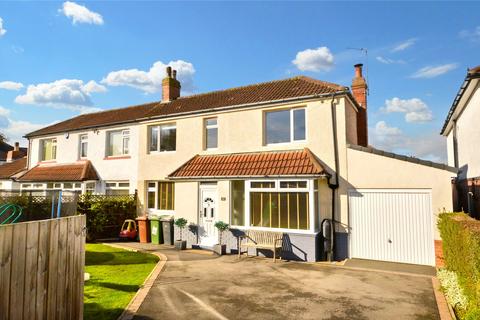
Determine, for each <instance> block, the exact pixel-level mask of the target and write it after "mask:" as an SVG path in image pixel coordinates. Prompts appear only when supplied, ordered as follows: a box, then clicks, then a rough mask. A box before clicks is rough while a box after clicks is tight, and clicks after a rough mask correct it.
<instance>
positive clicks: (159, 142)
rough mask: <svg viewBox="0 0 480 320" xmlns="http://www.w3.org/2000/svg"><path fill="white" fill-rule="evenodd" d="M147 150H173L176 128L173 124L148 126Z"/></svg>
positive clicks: (174, 148)
mask: <svg viewBox="0 0 480 320" xmlns="http://www.w3.org/2000/svg"><path fill="white" fill-rule="evenodd" d="M148 131H149V132H148V136H149V151H153V152H155V151H157V152H158V151H175V150H176V147H177V128H176V126H175V124H166V125H161V126H150V127H149V129H148Z"/></svg>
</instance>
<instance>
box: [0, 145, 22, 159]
mask: <svg viewBox="0 0 480 320" xmlns="http://www.w3.org/2000/svg"><path fill="white" fill-rule="evenodd" d="M14 149H15V148H14V147H13V146H12V145H10V144H8V143H6V142H5V141H0V161H7V155H8V152H9V151H13V150H14ZM26 155H27V148H23V147H22V148H19V150H18V151H17V152H15V153H14V154H13V159H20V158H23V157H25V156H26Z"/></svg>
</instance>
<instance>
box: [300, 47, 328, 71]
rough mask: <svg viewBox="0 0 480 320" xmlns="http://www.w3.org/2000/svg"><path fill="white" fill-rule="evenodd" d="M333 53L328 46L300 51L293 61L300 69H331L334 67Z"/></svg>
mask: <svg viewBox="0 0 480 320" xmlns="http://www.w3.org/2000/svg"><path fill="white" fill-rule="evenodd" d="M333 59H334V58H333V54H332V53H331V52H330V49H328V48H327V47H319V48H317V49H306V50H303V51H299V52H298V53H297V56H296V57H295V59H294V60H293V61H292V63H293V64H294V65H295V66H297V68H298V70H300V71H313V72H320V71H329V70H330V69H332V67H333Z"/></svg>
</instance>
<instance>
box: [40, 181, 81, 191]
mask: <svg viewBox="0 0 480 320" xmlns="http://www.w3.org/2000/svg"><path fill="white" fill-rule="evenodd" d="M47 190H66V191H82V183H81V182H48V183H47Z"/></svg>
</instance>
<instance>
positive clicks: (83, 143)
mask: <svg viewBox="0 0 480 320" xmlns="http://www.w3.org/2000/svg"><path fill="white" fill-rule="evenodd" d="M79 153H80V158H86V157H87V155H88V135H87V134H82V135H80V152H79Z"/></svg>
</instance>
